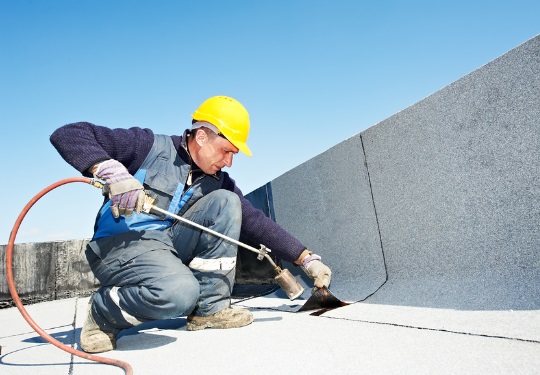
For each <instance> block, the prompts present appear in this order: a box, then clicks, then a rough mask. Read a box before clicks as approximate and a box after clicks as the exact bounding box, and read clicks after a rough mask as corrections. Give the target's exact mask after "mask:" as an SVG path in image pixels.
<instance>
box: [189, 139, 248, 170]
mask: <svg viewBox="0 0 540 375" xmlns="http://www.w3.org/2000/svg"><path fill="white" fill-rule="evenodd" d="M202 133H204V132H202ZM198 141H199V142H198V143H199V146H200V149H199V152H198V153H197V160H195V163H197V165H198V166H199V168H201V169H202V171H203V172H204V173H206V174H215V173H217V172H218V171H220V170H221V169H222V168H224V167H229V168H230V167H231V166H232V161H233V156H234V155H236V154H237V153H238V148H236V147H235V146H234V145H233V144H232V143H231V142H229V141H228V140H227V139H225V138H223V137H220V136H217V137H212V138H209V137H208V136H206V134H204V137H203V138H198Z"/></svg>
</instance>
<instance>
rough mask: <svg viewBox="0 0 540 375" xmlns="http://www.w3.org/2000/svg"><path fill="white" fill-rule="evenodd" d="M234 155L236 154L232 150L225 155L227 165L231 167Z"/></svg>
mask: <svg viewBox="0 0 540 375" xmlns="http://www.w3.org/2000/svg"><path fill="white" fill-rule="evenodd" d="M233 156H234V154H233V153H232V152H228V153H227V154H226V155H225V160H224V161H225V165H226V166H227V167H228V168H230V167H232V160H233Z"/></svg>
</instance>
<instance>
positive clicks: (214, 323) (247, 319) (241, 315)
mask: <svg viewBox="0 0 540 375" xmlns="http://www.w3.org/2000/svg"><path fill="white" fill-rule="evenodd" d="M251 322H253V315H252V314H251V312H250V311H249V310H246V309H233V308H232V307H228V308H226V309H223V310H221V311H218V312H217V313H215V314H213V315H210V316H196V315H190V316H188V318H187V330H188V331H198V330H201V329H205V328H218V329H223V328H238V327H243V326H247V325H248V324H250V323H251Z"/></svg>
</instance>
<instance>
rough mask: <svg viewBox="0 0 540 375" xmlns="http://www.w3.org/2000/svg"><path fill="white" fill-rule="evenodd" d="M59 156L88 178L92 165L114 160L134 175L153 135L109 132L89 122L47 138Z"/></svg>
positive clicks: (147, 131)
mask: <svg viewBox="0 0 540 375" xmlns="http://www.w3.org/2000/svg"><path fill="white" fill-rule="evenodd" d="M50 141H51V143H52V144H53V146H54V147H55V148H56V150H57V151H58V153H59V154H60V156H62V158H63V159H64V160H65V161H66V162H68V163H69V164H70V165H71V166H73V167H74V168H75V169H76V170H78V171H79V172H81V173H82V174H83V175H84V176H88V177H90V176H91V174H90V172H89V169H90V168H91V167H92V166H94V165H95V164H97V163H99V162H101V161H103V160H107V159H116V160H118V161H119V162H121V163H122V164H124V166H125V167H126V168H127V169H128V171H129V172H130V173H131V174H134V173H135V172H136V171H137V170H138V169H139V167H140V166H141V165H142V163H143V161H144V159H145V158H146V155H148V152H149V151H150V149H151V148H152V144H153V142H154V133H153V132H152V131H151V130H150V129H142V128H137V127H133V128H129V129H120V128H118V129H110V128H107V127H103V126H98V125H94V124H91V123H88V122H77V123H73V124H68V125H64V126H62V127H60V128H58V129H57V130H55V131H54V133H53V134H52V135H51V137H50Z"/></svg>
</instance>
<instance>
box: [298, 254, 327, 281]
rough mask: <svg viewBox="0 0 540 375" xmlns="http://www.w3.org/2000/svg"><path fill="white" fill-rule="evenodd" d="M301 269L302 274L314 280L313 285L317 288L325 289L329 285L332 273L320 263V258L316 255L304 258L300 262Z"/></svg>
mask: <svg viewBox="0 0 540 375" xmlns="http://www.w3.org/2000/svg"><path fill="white" fill-rule="evenodd" d="M302 269H303V270H304V272H305V273H306V274H307V275H308V276H309V277H310V278H311V279H313V280H314V285H315V286H316V287H317V288H322V287H323V286H325V287H327V288H328V286H329V285H330V279H331V277H332V271H330V268H328V266H326V265H325V264H324V263H323V262H321V257H320V256H318V255H317V254H311V255H308V256H306V257H305V258H304V259H303V260H302Z"/></svg>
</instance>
